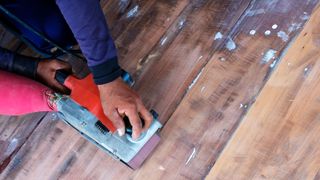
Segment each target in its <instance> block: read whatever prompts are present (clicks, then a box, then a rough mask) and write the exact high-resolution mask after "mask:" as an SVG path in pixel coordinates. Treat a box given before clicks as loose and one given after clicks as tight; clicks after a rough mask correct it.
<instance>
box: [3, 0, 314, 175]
mask: <svg viewBox="0 0 320 180" xmlns="http://www.w3.org/2000/svg"><path fill="white" fill-rule="evenodd" d="M101 3H102V7H103V10H104V12H105V14H106V17H107V20H108V24H109V26H110V29H111V32H112V36H113V37H114V39H115V41H116V45H117V47H118V49H119V57H120V63H121V65H122V66H123V67H124V68H125V69H127V70H128V71H129V72H130V73H132V74H133V75H134V78H135V80H136V81H137V83H136V85H135V87H134V88H135V89H136V90H137V91H138V92H139V93H140V95H141V97H142V98H143V100H144V102H145V103H146V104H147V106H148V107H150V108H154V109H156V111H158V112H159V113H160V120H161V122H162V123H163V124H164V127H163V129H162V131H161V137H162V141H161V143H160V145H159V146H158V147H157V149H156V150H155V152H154V153H153V154H152V155H151V156H150V157H149V158H148V159H147V161H146V162H145V164H144V165H143V166H142V167H141V168H140V169H139V170H137V171H133V170H131V169H129V168H127V167H126V166H125V165H123V164H121V163H120V162H118V161H116V160H114V159H112V158H111V157H109V156H108V155H106V154H105V153H103V152H102V151H101V150H99V149H98V148H96V147H95V146H94V145H93V144H90V143H89V142H87V141H86V140H84V139H83V138H82V137H81V136H80V135H79V134H78V133H77V132H75V131H74V130H73V129H71V128H70V127H68V126H67V125H65V124H64V123H63V122H62V121H60V120H59V119H58V118H57V116H56V115H55V114H50V113H49V114H46V113H37V114H32V115H27V116H24V117H3V116H2V117H0V172H1V174H0V179H204V178H207V179H227V180H229V179H290V180H291V179H320V150H319V149H320V141H319V139H320V79H319V77H320V6H318V3H319V1H318V0H308V1H301V0H291V1H286V0H270V1H261V0H227V1H226V0H214V1H213V0H212V1H203V0H194V1H191V0H179V1H176V0H140V1H129V0H127V1H126V0H124V1H123V0H108V1H101ZM0 38H1V39H0V40H1V41H0V45H1V46H6V47H8V48H10V49H13V50H16V51H18V52H22V53H25V54H30V53H32V52H31V51H30V50H29V49H28V48H26V47H25V46H24V45H21V43H19V42H18V41H17V40H15V38H14V37H13V36H12V35H10V34H8V33H7V32H5V31H3V30H1V31H0ZM8 42H10V43H8Z"/></svg>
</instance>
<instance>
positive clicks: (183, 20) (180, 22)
mask: <svg viewBox="0 0 320 180" xmlns="http://www.w3.org/2000/svg"><path fill="white" fill-rule="evenodd" d="M185 22H186V19H182V20H180V21H179V26H178V28H179V29H182V28H183V27H184V24H185Z"/></svg>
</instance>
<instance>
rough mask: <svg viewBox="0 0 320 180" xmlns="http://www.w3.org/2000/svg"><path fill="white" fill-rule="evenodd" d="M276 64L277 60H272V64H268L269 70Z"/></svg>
mask: <svg viewBox="0 0 320 180" xmlns="http://www.w3.org/2000/svg"><path fill="white" fill-rule="evenodd" d="M277 62H278V61H277V60H274V61H273V62H272V64H270V68H271V69H273V68H274V67H275V66H276V64H277Z"/></svg>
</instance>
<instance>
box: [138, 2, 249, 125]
mask: <svg viewBox="0 0 320 180" xmlns="http://www.w3.org/2000/svg"><path fill="white" fill-rule="evenodd" d="M249 3H250V1H249V0H243V1H222V0H221V1H220V0H218V1H196V2H193V3H191V4H190V5H189V7H187V8H186V9H185V11H187V12H188V13H187V16H186V17H185V18H182V19H181V20H180V21H179V22H177V23H178V27H179V24H180V26H182V27H181V28H182V30H181V31H180V32H179V34H178V35H177V37H176V38H175V39H174V40H173V41H172V43H171V44H170V45H169V46H168V48H167V50H166V51H165V52H164V53H163V54H162V55H161V48H159V49H155V50H154V51H152V52H151V53H150V54H148V56H147V59H145V60H144V61H145V62H146V63H147V64H146V65H144V69H143V71H142V72H141V76H139V77H138V80H137V84H136V86H135V89H136V90H137V91H138V93H139V94H140V95H141V97H142V99H143V100H144V102H145V103H146V104H147V106H148V107H152V108H154V109H155V110H156V111H157V112H159V113H160V120H161V121H162V123H165V122H166V121H167V120H168V119H169V117H170V116H171V114H172V113H173V111H174V110H175V109H176V108H177V106H178V104H179V103H180V101H181V100H182V98H183V97H184V95H185V93H186V92H187V90H188V86H189V85H190V84H191V83H192V81H193V79H194V78H196V76H197V74H198V73H199V72H200V70H201V69H202V68H203V66H204V65H205V64H206V63H207V62H208V61H209V59H210V56H211V53H212V51H215V50H216V49H217V47H218V46H219V45H221V44H222V43H223V41H220V42H214V37H215V34H216V33H217V32H218V31H225V32H226V33H228V32H230V31H231V29H232V27H233V26H234V25H235V24H236V22H237V20H238V19H239V17H240V16H241V14H242V13H243V12H244V10H245V9H246V8H247V7H248V4H249ZM182 15H183V13H182ZM164 38H165V36H164ZM160 44H161V43H160ZM159 51H160V53H159ZM159 54H160V56H159Z"/></svg>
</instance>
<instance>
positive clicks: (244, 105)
mask: <svg viewBox="0 0 320 180" xmlns="http://www.w3.org/2000/svg"><path fill="white" fill-rule="evenodd" d="M242 108H244V109H247V108H248V105H247V104H242V103H241V104H240V107H239V109H242Z"/></svg>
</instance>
